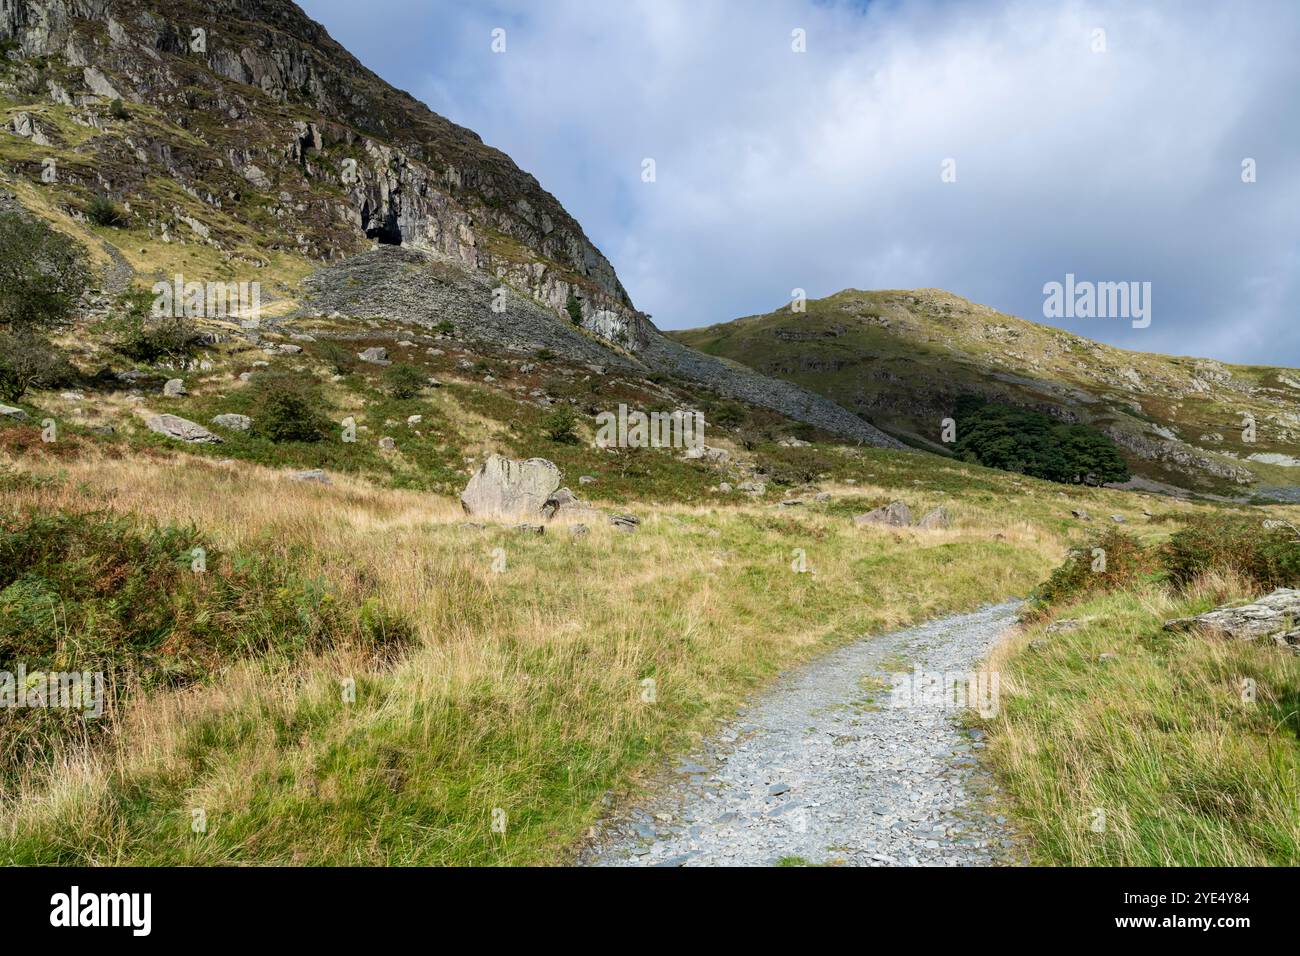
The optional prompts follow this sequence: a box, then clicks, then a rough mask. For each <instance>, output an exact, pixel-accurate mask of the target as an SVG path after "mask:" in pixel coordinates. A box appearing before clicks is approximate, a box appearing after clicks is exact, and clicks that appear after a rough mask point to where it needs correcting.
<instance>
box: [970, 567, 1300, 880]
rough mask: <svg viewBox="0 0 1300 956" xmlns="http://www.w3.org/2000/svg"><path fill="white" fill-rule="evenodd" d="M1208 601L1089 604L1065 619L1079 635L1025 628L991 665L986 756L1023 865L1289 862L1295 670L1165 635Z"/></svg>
mask: <svg viewBox="0 0 1300 956" xmlns="http://www.w3.org/2000/svg"><path fill="white" fill-rule="evenodd" d="M1211 605H1212V601H1210V600H1208V599H1206V598H1204V597H1202V598H1191V599H1171V598H1170V597H1169V596H1168V594H1167V593H1166V592H1165V591H1164V590H1163V589H1160V588H1157V587H1155V586H1144V587H1140V588H1138V589H1137V590H1135V591H1121V592H1115V593H1111V594H1106V595H1101V596H1097V597H1094V598H1093V599H1091V600H1088V601H1085V602H1084V603H1082V604H1080V605H1078V606H1076V607H1072V608H1071V609H1070V611H1069V615H1070V616H1071V617H1078V618H1080V619H1084V620H1087V621H1088V623H1086V624H1085V625H1084V626H1083V627H1081V628H1080V629H1078V630H1075V631H1069V632H1062V633H1056V634H1051V635H1046V634H1044V633H1043V629H1042V626H1039V627H1036V628H1034V629H1031V630H1030V631H1029V633H1028V634H1026V635H1025V637H1024V638H1023V639H1022V640H1021V641H1020V642H1019V643H1018V652H1017V653H1015V654H1014V656H1012V657H1011V658H1010V660H1009V661H1008V662H1006V663H1004V664H1003V665H1002V668H1001V669H1002V673H1003V688H1004V695H1003V706H1002V712H1001V714H1000V715H999V716H998V717H997V718H996V719H995V720H994V721H991V722H989V723H988V724H986V726H988V727H989V729H990V730H991V731H992V736H991V739H990V746H989V750H988V753H989V756H990V759H991V761H992V765H993V767H994V768H995V769H996V771H997V773H998V776H999V778H1000V781H1001V783H1002V786H1003V788H1004V790H1005V792H1006V793H1007V795H1008V800H1009V802H1010V804H1011V807H1012V809H1013V810H1014V811H1015V813H1016V816H1017V817H1018V818H1019V820H1020V821H1021V826H1022V828H1023V829H1024V830H1025V831H1026V832H1027V833H1028V835H1029V836H1030V837H1031V846H1032V859H1033V860H1034V862H1036V863H1042V864H1058V865H1070V866H1258V865H1277V866H1296V865H1297V864H1300V742H1298V741H1297V732H1298V731H1300V661H1298V660H1297V658H1296V656H1295V655H1293V654H1291V653H1289V652H1286V651H1283V650H1280V649H1278V648H1276V647H1274V646H1272V645H1259V644H1251V643H1247V642H1234V643H1228V642H1224V641H1219V640H1213V639H1207V638H1205V637H1201V636H1198V635H1195V634H1186V633H1170V632H1167V631H1164V630H1163V629H1162V624H1163V621H1164V620H1165V619H1167V618H1171V617H1174V616H1184V615H1187V614H1191V613H1196V612H1199V611H1203V610H1206V609H1207V608H1208V607H1209V606H1211ZM1031 641H1035V642H1041V643H1037V644H1031V643H1030V642H1031ZM1102 654H1114V655H1117V656H1115V657H1114V658H1111V659H1107V660H1105V661H1102V660H1101V655H1102ZM1247 679H1249V680H1252V681H1254V682H1255V687H1256V694H1257V696H1256V699H1255V700H1254V701H1253V702H1252V701H1248V700H1245V699H1243V694H1242V687H1243V681H1245V680H1247ZM1008 687H1011V688H1013V690H1012V692H1011V693H1007V692H1006V688H1008ZM1100 814H1104V816H1101V815H1100ZM1099 824H1100V825H1099Z"/></svg>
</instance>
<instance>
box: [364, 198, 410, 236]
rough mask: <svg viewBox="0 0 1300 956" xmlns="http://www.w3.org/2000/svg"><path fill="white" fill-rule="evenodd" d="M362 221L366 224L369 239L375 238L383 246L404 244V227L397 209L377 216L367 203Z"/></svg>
mask: <svg viewBox="0 0 1300 956" xmlns="http://www.w3.org/2000/svg"><path fill="white" fill-rule="evenodd" d="M361 221H362V222H363V223H364V224H365V230H366V238H367V239H373V240H375V241H376V242H378V243H379V244H380V245H381V246H400V245H401V244H402V227H401V225H400V224H399V223H398V221H397V210H395V209H389V210H387V211H386V212H385V213H384V214H383V215H382V216H375V215H374V214H373V213H371V211H370V204H369V203H367V204H366V205H365V206H364V207H362V209H361Z"/></svg>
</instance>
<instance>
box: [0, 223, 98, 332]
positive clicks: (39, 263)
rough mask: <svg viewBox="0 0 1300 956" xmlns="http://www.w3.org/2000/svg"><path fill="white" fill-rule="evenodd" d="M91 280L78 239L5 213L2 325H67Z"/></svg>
mask: <svg viewBox="0 0 1300 956" xmlns="http://www.w3.org/2000/svg"><path fill="white" fill-rule="evenodd" d="M89 278H90V276H89V273H88V271H87V269H86V262H85V258H84V256H83V255H82V252H81V249H80V247H79V246H78V245H77V244H76V243H75V242H73V240H71V239H69V238H68V237H67V236H65V235H63V234H61V233H58V232H55V231H54V230H52V229H51V228H50V227H49V226H47V225H45V223H43V222H38V221H36V220H34V219H29V218H27V217H26V216H22V215H19V214H18V213H12V212H11V213H3V214H0V326H4V327H6V328H7V329H8V331H10V332H18V331H23V330H31V329H39V328H49V327H50V326H53V325H57V324H59V323H61V322H66V321H67V320H68V319H69V318H70V317H71V316H72V311H73V309H74V308H75V307H76V305H77V300H78V299H80V298H81V295H82V293H83V292H85V291H86V286H87V284H88V282H89Z"/></svg>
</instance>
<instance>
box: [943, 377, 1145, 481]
mask: <svg viewBox="0 0 1300 956" xmlns="http://www.w3.org/2000/svg"><path fill="white" fill-rule="evenodd" d="M954 417H955V418H956V421H957V445H956V452H957V454H958V456H959V457H961V458H963V459H964V460H966V461H972V462H976V463H978V464H981V465H986V466H988V467H989V468H1001V469H1003V470H1004V471H1014V472H1018V473H1019V474H1022V475H1030V476H1032V477H1034V478H1044V479H1046V480H1048V481H1059V482H1062V483H1064V484H1085V485H1101V484H1105V483H1106V482H1111V481H1126V480H1128V478H1129V477H1130V475H1131V473H1130V471H1129V468H1128V465H1127V464H1126V463H1125V461H1124V459H1123V457H1121V456H1120V453H1119V449H1118V448H1117V447H1116V445H1115V443H1114V442H1113V441H1111V440H1110V438H1108V437H1107V436H1106V435H1104V434H1102V433H1101V432H1099V431H1098V430H1097V429H1095V428H1092V427H1090V426H1088V425H1069V424H1065V423H1063V422H1058V421H1056V420H1055V419H1053V418H1050V417H1049V416H1047V415H1044V414H1042V413H1041V412H1036V411H1032V410H1030V409H1025V408H1013V407H1011V406H1008V405H999V404H996V403H993V402H986V401H984V400H983V399H980V398H976V397H974V396H962V397H961V398H960V399H958V401H957V406H956V410H955V415H954Z"/></svg>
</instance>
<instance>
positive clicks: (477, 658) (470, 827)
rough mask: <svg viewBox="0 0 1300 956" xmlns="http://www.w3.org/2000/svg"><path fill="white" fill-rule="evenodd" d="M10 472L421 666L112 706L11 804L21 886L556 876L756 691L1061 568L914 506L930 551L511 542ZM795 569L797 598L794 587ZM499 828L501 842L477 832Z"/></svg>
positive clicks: (16, 499) (813, 514)
mask: <svg viewBox="0 0 1300 956" xmlns="http://www.w3.org/2000/svg"><path fill="white" fill-rule="evenodd" d="M26 467H35V468H36V470H38V471H40V470H44V471H52V470H55V469H58V470H60V471H61V472H62V474H63V477H64V480H63V481H62V482H61V483H59V484H56V485H52V486H46V487H42V488H39V489H30V488H29V489H25V490H23V489H20V490H17V491H15V492H13V493H12V494H10V495H8V500H7V501H6V506H7V507H26V506H38V507H40V508H43V509H51V508H73V509H85V508H105V509H111V510H113V511H118V512H126V513H131V514H135V515H138V516H139V517H140V519H141V520H152V521H158V522H170V523H176V522H183V523H189V522H192V523H194V524H195V525H196V526H197V527H199V528H200V529H202V530H203V532H204V534H205V535H207V536H210V538H211V540H212V542H213V544H214V545H215V546H218V547H224V548H244V549H258V550H266V551H270V552H272V553H280V554H283V555H286V556H292V555H301V554H306V555H309V559H308V560H310V561H311V562H312V567H311V568H310V569H307V570H310V571H311V572H312V573H313V574H319V575H321V576H323V577H324V578H326V579H327V580H329V581H330V582H331V583H332V584H333V586H334V587H335V588H336V589H337V590H338V592H339V593H340V595H341V596H342V599H344V600H349V601H355V602H358V603H359V602H361V601H364V600H366V599H367V598H369V597H371V596H375V597H377V598H378V599H379V600H381V601H382V603H383V604H384V605H385V606H386V607H388V608H389V609H391V610H394V611H396V612H398V613H399V614H401V615H403V616H404V617H406V618H407V619H408V620H409V621H410V622H411V623H412V624H413V625H414V627H415V630H416V632H417V634H418V636H419V641H418V644H417V646H416V647H414V648H413V649H411V650H410V651H409V652H408V653H407V654H406V655H405V656H404V657H403V658H402V659H401V660H399V661H396V662H393V663H391V664H377V663H376V662H374V661H369V660H366V659H363V658H361V657H357V656H349V652H347V651H338V652H335V653H332V654H329V655H326V656H321V657H313V658H309V659H299V660H297V661H293V662H285V661H276V662H265V661H263V662H251V663H249V662H246V663H240V664H234V665H232V666H231V667H229V668H227V669H226V670H224V671H223V672H222V673H220V674H217V675H214V677H213V679H212V680H211V681H210V682H208V683H206V684H204V685H202V686H199V687H195V688H191V689H189V690H185V691H180V692H169V693H165V694H157V695H150V696H147V697H137V698H135V699H133V700H130V701H127V702H124V703H123V704H122V705H121V706H119V707H118V708H117V709H116V711H115V713H114V716H113V717H112V719H113V720H115V721H116V722H117V723H116V725H115V727H114V733H113V734H112V735H111V745H110V746H107V747H103V746H101V747H100V748H99V749H98V750H96V751H93V752H92V751H70V752H67V753H66V754H64V756H63V758H62V759H61V760H60V762H59V763H58V765H57V766H56V767H54V768H53V769H52V770H50V771H49V772H36V773H33V774H32V775H31V776H30V777H29V778H28V779H27V780H26V781H25V783H24V785H23V786H22V788H21V792H20V793H18V794H11V795H10V796H11V799H9V800H8V801H7V802H6V804H5V805H4V808H3V811H0V834H3V838H2V841H0V845H4V846H5V847H6V851H5V852H6V855H9V856H11V857H13V858H14V859H15V860H18V861H46V862H72V861H80V862H88V863H132V862H135V863H146V864H148V863H163V862H184V863H234V862H279V863H286V862H288V863H304V862H312V863H484V862H547V861H554V860H557V859H560V858H562V857H563V855H564V853H565V850H566V847H569V846H570V845H572V843H573V841H574V840H575V839H577V838H578V837H579V836H580V834H581V833H582V831H583V830H584V829H585V827H586V826H587V825H588V824H589V823H590V822H591V821H592V819H593V818H594V816H595V814H596V813H597V812H598V811H597V808H598V806H599V801H600V796H601V794H602V793H603V792H604V791H605V790H606V789H615V790H624V789H627V788H629V787H632V786H635V783H636V781H637V779H638V777H639V775H640V774H641V773H642V772H644V771H646V770H647V769H649V768H651V767H653V766H654V765H655V764H656V762H657V760H658V759H659V758H660V757H661V756H662V755H663V754H665V753H668V752H671V751H675V750H679V749H681V748H683V747H685V746H687V745H688V744H689V743H690V741H691V740H692V739H694V737H695V736H696V735H698V734H699V733H702V732H704V731H706V730H707V729H708V727H709V726H710V725H711V723H712V721H714V720H715V719H716V718H718V717H719V716H722V715H724V714H726V713H728V712H729V711H730V710H731V709H732V708H734V706H735V705H736V704H737V703H738V702H739V701H740V700H741V699H742V698H743V697H744V696H745V695H746V694H748V693H750V692H752V691H753V690H755V689H756V688H758V687H760V686H761V685H762V684H763V683H764V682H765V681H766V680H768V679H770V678H771V677H772V676H773V675H774V674H775V673H776V672H777V671H778V670H780V669H783V668H786V667H788V666H790V665H791V664H794V663H797V662H799V661H801V660H804V659H806V658H807V657H808V656H809V655H811V654H813V653H815V652H816V651H818V650H819V649H822V648H825V647H827V646H830V645H832V644H834V643H836V642H840V641H844V640H848V639H852V638H854V637H856V636H859V635H861V634H864V633H869V632H879V631H883V630H888V629H891V628H894V627H897V626H900V625H904V624H907V623H911V622H914V621H918V620H921V619H924V618H927V617H931V616H934V615H936V614H940V613H943V612H947V611H953V610H958V609H963V608H969V607H972V606H975V605H978V604H980V603H983V602H986V601H992V600H999V599H1002V598H1004V597H1006V596H1007V595H1010V594H1023V593H1025V592H1026V591H1027V590H1028V588H1029V587H1030V586H1031V585H1032V584H1033V583H1035V582H1036V581H1037V580H1038V579H1039V578H1041V577H1042V575H1043V573H1044V571H1045V570H1046V569H1047V568H1048V567H1049V566H1050V565H1051V564H1052V563H1053V562H1055V561H1056V560H1057V559H1058V558H1059V555H1060V553H1061V551H1062V549H1063V546H1064V542H1063V540H1062V539H1061V538H1059V537H1058V536H1057V535H1056V534H1055V533H1054V532H1052V531H1050V530H1047V529H1044V528H1043V527H1041V526H1038V525H1035V524H1034V523H1033V522H1032V521H1030V520H1028V519H1026V520H1024V521H1016V522H1010V523H1007V522H1004V521H1002V520H1001V519H1000V518H998V519H996V523H990V521H989V518H988V515H987V512H986V511H985V510H984V509H983V508H982V507H974V506H973V507H970V508H967V507H966V506H964V505H962V504H961V503H960V502H959V501H956V500H954V499H953V498H952V496H950V495H943V496H941V495H938V494H935V495H929V494H924V495H922V494H918V493H912V492H910V491H909V495H910V497H911V498H912V500H914V501H915V502H916V505H915V506H917V507H923V506H928V505H929V504H931V499H933V503H939V502H940V501H943V502H944V503H945V505H946V506H947V507H948V508H949V510H950V512H951V513H952V514H953V516H954V527H953V528H952V529H950V530H945V531H918V530H901V531H899V530H886V529H878V528H854V527H853V526H852V522H851V521H849V520H848V519H847V518H846V517H845V516H844V515H841V514H836V513H834V512H833V511H828V510H815V509H811V508H810V509H804V510H802V511H800V512H799V513H791V512H788V511H785V510H777V509H774V508H772V507H771V506H770V505H762V504H757V503H745V504H732V505H727V506H718V507H694V506H655V507H654V508H653V509H648V508H638V507H633V508H631V510H633V511H634V512H636V513H638V514H639V515H640V516H641V517H642V519H643V525H642V527H641V529H640V530H639V531H638V532H636V533H635V534H625V533H622V532H619V531H616V530H615V529H613V528H612V527H609V526H607V525H595V524H593V526H592V528H591V531H590V533H589V534H588V535H586V536H585V537H580V538H574V537H572V536H570V535H569V534H568V533H567V530H566V529H565V528H564V527H563V526H562V525H556V526H552V527H550V528H548V530H547V533H546V534H545V535H544V536H534V535H524V534H521V533H519V532H517V531H514V530H513V529H512V528H510V527H509V526H507V525H497V524H491V525H490V526H489V527H487V528H485V529H481V530H480V529H473V528H468V527H464V526H463V525H464V521H465V519H464V516H463V514H462V513H461V509H460V506H459V503H458V502H456V501H454V500H451V499H446V498H438V497H434V496H430V495H427V494H423V493H416V492H407V491H400V490H391V489H381V488H376V487H372V486H370V485H368V484H366V483H364V482H362V481H360V480H355V479H349V478H346V477H342V476H335V478H334V481H335V483H334V484H333V485H332V486H328V487H327V486H321V485H316V484H310V483H301V482H295V481H292V480H290V479H288V477H287V475H286V474H285V473H283V472H278V471H275V470H272V469H268V468H262V467H259V466H254V465H249V464H245V463H234V464H217V463H215V462H211V461H208V460H204V459H198V458H193V457H186V456H175V457H170V456H162V455H160V456H155V457H148V458H146V457H139V456H137V457H135V458H132V459H122V460H113V459H110V458H77V459H71V460H64V461H53V462H50V463H46V464H39V465H36V466H33V465H32V462H31V461H28V462H27V463H26ZM845 490H851V491H852V492H853V493H854V494H862V493H863V489H862V488H854V489H845ZM998 536H1000V537H998ZM495 549H501V550H500V551H496V550H495ZM796 549H801V550H802V551H803V552H804V554H805V556H806V557H805V559H806V565H807V568H808V573H805V574H798V573H795V572H794V570H792V566H791V565H792V562H793V561H794V559H795V556H796V554H795V552H796ZM501 556H504V559H505V570H504V572H502V573H496V572H494V571H493V559H494V557H498V558H499V557H501ZM345 677H354V678H355V680H356V682H357V698H356V702H355V703H353V704H344V703H343V702H342V701H341V699H340V698H341V695H340V693H339V681H340V680H341V679H343V678H345ZM647 678H650V679H653V681H654V682H655V684H656V690H657V701H656V702H655V703H654V704H647V703H645V702H643V701H642V689H643V683H642V682H643V681H644V680H646V679H647ZM498 807H500V808H503V809H505V810H506V811H507V814H508V819H509V820H510V821H511V822H510V825H509V827H508V830H507V834H506V835H504V836H502V835H501V834H497V833H493V832H492V831H491V828H490V823H491V819H492V810H493V809H494V808H498ZM199 808H201V809H203V810H204V811H205V813H206V814H207V820H208V830H207V833H206V834H204V835H202V836H198V835H195V834H193V833H192V832H190V820H191V812H192V811H193V810H195V809H199Z"/></svg>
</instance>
